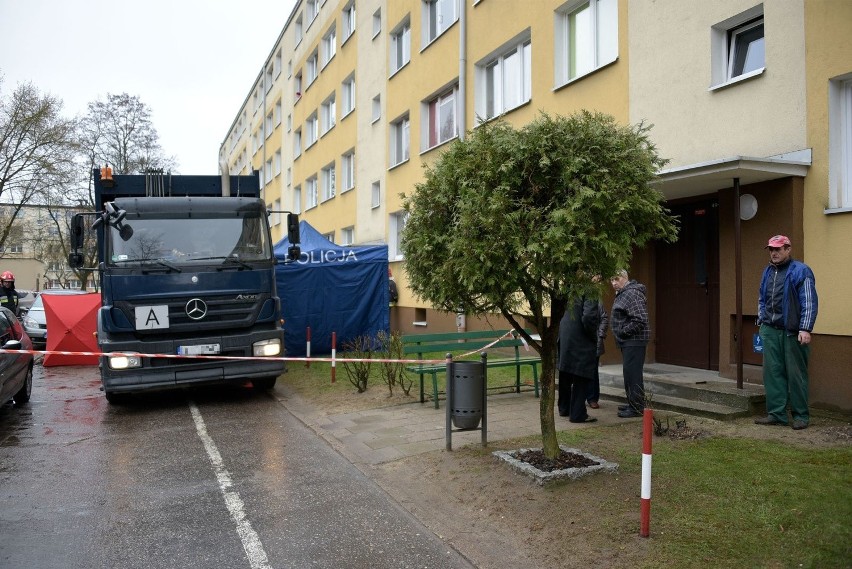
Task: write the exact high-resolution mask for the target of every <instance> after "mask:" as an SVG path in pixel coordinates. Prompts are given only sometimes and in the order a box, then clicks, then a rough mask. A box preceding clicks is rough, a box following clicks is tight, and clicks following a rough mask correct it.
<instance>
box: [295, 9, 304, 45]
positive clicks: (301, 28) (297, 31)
mask: <svg viewBox="0 0 852 569" xmlns="http://www.w3.org/2000/svg"><path fill="white" fill-rule="evenodd" d="M295 34H296V45H299V42H301V41H302V37H303V36H304V26H303V25H302V15H301V14H299V17H298V18H296V26H295Z"/></svg>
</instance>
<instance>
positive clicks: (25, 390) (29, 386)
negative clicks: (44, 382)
mask: <svg viewBox="0 0 852 569" xmlns="http://www.w3.org/2000/svg"><path fill="white" fill-rule="evenodd" d="M32 394H33V367H32V366H29V367H28V368H27V377H26V378H25V379H24V384H23V385H22V386H21V388H20V389H19V390H18V392H17V393H16V394H15V396H14V397H13V399H14V400H15V405H23V404H25V403H27V402H28V401H29V400H30V395H32Z"/></svg>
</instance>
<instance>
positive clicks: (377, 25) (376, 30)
mask: <svg viewBox="0 0 852 569" xmlns="http://www.w3.org/2000/svg"><path fill="white" fill-rule="evenodd" d="M381 32H382V9H381V8H379V9H378V10H376V11H375V12H373V39H376V37H377V36H378V35H379V34H380V33H381Z"/></svg>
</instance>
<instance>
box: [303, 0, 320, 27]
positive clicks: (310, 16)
mask: <svg viewBox="0 0 852 569" xmlns="http://www.w3.org/2000/svg"><path fill="white" fill-rule="evenodd" d="M318 15H319V1H318V0H307V1H306V2H305V18H306V19H307V20H308V27H310V25H311V22H313V21H314V20H316V18H317V16H318Z"/></svg>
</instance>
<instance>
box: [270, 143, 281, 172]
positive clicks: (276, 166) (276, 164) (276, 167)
mask: <svg viewBox="0 0 852 569" xmlns="http://www.w3.org/2000/svg"><path fill="white" fill-rule="evenodd" d="M272 174H273V175H274V176H280V175H281V149H278V150H276V151H275V158H274V161H273V163H272Z"/></svg>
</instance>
